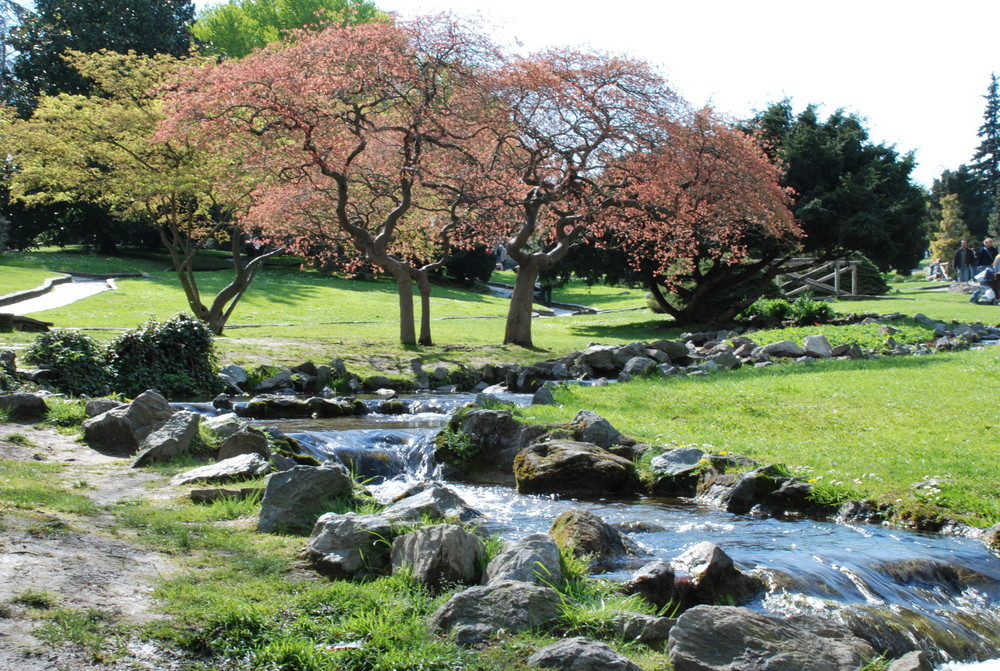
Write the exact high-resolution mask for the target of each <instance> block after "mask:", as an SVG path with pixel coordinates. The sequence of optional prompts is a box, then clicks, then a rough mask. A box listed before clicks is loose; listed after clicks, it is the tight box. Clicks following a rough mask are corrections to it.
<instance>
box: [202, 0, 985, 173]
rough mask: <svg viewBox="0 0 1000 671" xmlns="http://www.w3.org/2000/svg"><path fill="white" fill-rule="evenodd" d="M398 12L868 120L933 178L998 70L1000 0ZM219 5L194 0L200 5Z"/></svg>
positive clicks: (720, 96) (712, 91) (701, 88)
mask: <svg viewBox="0 0 1000 671" xmlns="http://www.w3.org/2000/svg"><path fill="white" fill-rule="evenodd" d="M375 3H376V4H377V5H378V6H379V7H380V8H381V9H384V10H387V11H394V12H397V13H399V14H400V15H401V16H403V17H405V16H410V15H414V14H426V13H437V12H441V11H451V12H454V13H456V14H459V15H479V16H481V17H482V18H483V19H485V20H486V21H488V22H489V24H491V25H493V26H495V27H496V29H497V34H498V37H499V39H501V40H505V41H512V40H517V41H519V42H520V43H522V44H523V45H524V48H525V49H527V50H535V49H540V48H543V47H546V46H565V45H569V46H589V47H593V48H596V49H600V50H604V51H608V52H612V53H627V54H629V55H632V56H635V57H639V58H643V59H645V60H647V61H649V62H651V63H653V64H654V65H656V66H658V67H659V68H660V69H661V70H662V72H663V73H664V74H665V75H666V77H667V79H668V80H669V81H670V83H671V84H672V86H673V87H674V89H675V90H676V91H677V92H678V93H679V94H680V95H682V96H683V97H685V98H686V99H687V100H688V101H690V102H691V103H693V104H695V105H702V104H706V103H711V104H712V105H713V106H714V107H715V108H716V109H717V110H719V111H720V112H723V113H726V114H729V115H731V116H733V117H737V118H742V117H746V116H749V115H750V114H751V113H752V112H753V111H754V110H756V109H763V108H765V107H766V106H767V105H768V104H769V103H771V102H775V101H778V100H781V99H783V98H785V97H789V98H791V99H792V101H793V104H794V106H795V110H796V112H798V111H801V109H802V108H803V107H804V106H805V105H806V104H807V103H817V104H819V105H820V111H821V112H822V113H824V115H825V114H829V113H830V112H833V111H834V110H836V109H838V108H844V109H845V110H847V111H849V112H856V113H857V114H859V115H860V116H862V117H863V118H865V119H866V120H867V124H866V125H867V127H868V129H869V130H870V133H871V139H872V140H873V141H875V142H886V143H888V144H890V145H894V146H895V147H896V149H897V150H898V151H899V152H900V153H906V152H909V151H914V152H915V153H916V157H917V161H918V162H919V164H918V166H917V169H916V171H915V172H914V177H915V179H916V180H917V181H918V182H920V183H923V184H925V185H927V186H929V185H930V184H931V182H932V181H933V179H934V177H935V176H937V175H939V174H940V173H941V171H942V170H943V169H945V168H947V169H955V168H957V167H958V166H959V165H960V164H962V163H968V162H970V161H971V159H972V154H973V152H974V151H975V149H976V147H977V146H978V144H979V138H978V137H977V135H976V133H977V131H978V129H979V126H980V125H981V124H982V121H983V119H982V115H983V109H984V105H985V100H984V99H983V97H982V96H983V94H985V93H986V89H987V86H988V85H989V77H990V73H991V72H997V73H998V74H1000V37H998V35H1000V0H951V1H950V2H940V0H938V1H937V2H931V1H930V0H831V1H827V2H819V1H817V0H743V1H738V0H702V1H701V2H698V1H692V0H687V1H685V2H681V1H679V0H649V1H647V2H642V3H637V2H628V1H623V0H618V1H617V2H616V1H615V0H604V1H603V2H594V1H593V0H576V1H570V0H375ZM211 4H216V2H212V1H211V0H196V5H197V6H198V7H199V8H201V7H202V6H206V5H211Z"/></svg>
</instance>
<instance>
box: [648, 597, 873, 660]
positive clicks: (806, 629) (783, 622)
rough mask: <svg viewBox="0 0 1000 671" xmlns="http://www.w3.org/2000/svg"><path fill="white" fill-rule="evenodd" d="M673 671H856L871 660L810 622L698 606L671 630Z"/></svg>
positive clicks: (858, 645) (847, 636) (838, 632)
mask: <svg viewBox="0 0 1000 671" xmlns="http://www.w3.org/2000/svg"><path fill="white" fill-rule="evenodd" d="M667 650H668V653H667V659H668V661H669V662H670V663H671V664H672V665H673V669H674V671H751V670H752V669H767V670H768V671H857V670H858V669H860V668H861V667H862V666H864V665H865V664H866V663H867V661H868V660H870V659H872V658H873V657H874V656H875V654H876V653H875V650H874V649H872V647H871V646H870V645H868V643H866V642H865V641H863V640H861V639H860V638H857V637H856V636H854V635H853V634H851V633H850V632H849V631H847V630H846V629H844V628H837V627H835V626H834V625H831V624H827V623H825V622H822V621H819V620H816V619H815V618H808V617H790V618H779V617H769V616H767V615H763V614H761V613H756V612H754V611H751V610H747V609H746V608H733V607H730V606H698V607H695V608H692V609H691V610H689V611H687V612H685V613H684V614H683V615H681V616H680V617H679V618H678V620H677V623H676V624H675V625H674V628H673V629H672V630H671V631H670V641H669V643H668V644H667Z"/></svg>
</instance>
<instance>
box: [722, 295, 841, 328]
mask: <svg viewBox="0 0 1000 671" xmlns="http://www.w3.org/2000/svg"><path fill="white" fill-rule="evenodd" d="M834 314H835V312H834V309H833V305H831V304H830V303H827V302H825V301H816V300H813V298H812V295H811V294H809V293H805V294H802V295H801V296H799V297H798V298H796V299H795V300H794V301H791V302H789V301H787V300H785V299H784V298H758V299H757V300H756V301H754V302H753V303H751V304H750V307H748V308H747V309H746V310H744V311H743V312H742V313H741V314H740V315H739V317H738V319H739V320H750V319H757V320H762V321H765V322H774V323H777V322H784V321H791V322H795V323H796V324H819V323H823V322H826V321H829V320H831V319H833V317H834Z"/></svg>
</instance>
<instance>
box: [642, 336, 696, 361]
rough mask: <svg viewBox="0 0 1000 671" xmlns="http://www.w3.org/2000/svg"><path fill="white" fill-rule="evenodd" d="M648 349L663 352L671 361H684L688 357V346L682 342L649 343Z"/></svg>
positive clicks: (662, 341) (658, 341) (661, 341)
mask: <svg viewBox="0 0 1000 671" xmlns="http://www.w3.org/2000/svg"><path fill="white" fill-rule="evenodd" d="M649 347H650V349H656V350H659V351H661V352H663V353H664V354H666V355H667V356H668V357H670V360H671V361H678V360H681V359H686V358H687V356H688V346H687V343H685V342H684V341H683V340H657V341H656V342H654V343H650V344H649Z"/></svg>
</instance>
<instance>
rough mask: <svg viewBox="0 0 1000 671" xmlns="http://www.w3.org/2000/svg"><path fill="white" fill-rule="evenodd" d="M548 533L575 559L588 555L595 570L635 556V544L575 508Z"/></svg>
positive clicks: (615, 530)
mask: <svg viewBox="0 0 1000 671" xmlns="http://www.w3.org/2000/svg"><path fill="white" fill-rule="evenodd" d="M549 534H550V535H551V536H552V538H553V539H554V540H555V542H556V544H557V545H558V546H559V547H560V548H562V549H563V550H566V551H568V552H570V553H571V554H573V555H575V556H577V557H583V556H589V557H590V558H591V561H592V563H593V565H594V567H595V568H598V567H601V568H606V567H609V566H612V565H614V564H615V563H617V562H618V561H619V560H621V559H623V558H625V557H626V556H627V555H632V554H637V552H638V548H637V547H636V545H635V543H634V542H633V541H632V540H630V539H629V538H627V537H626V536H624V535H623V534H622V533H621V532H620V531H618V530H617V529H615V528H614V527H612V526H611V525H609V524H608V523H607V522H605V521H604V520H602V519H601V518H600V517H598V516H597V515H595V514H594V513H592V512H590V511H587V510H582V509H579V508H575V509H573V510H567V511H566V512H564V513H562V514H561V515H559V516H558V517H556V519H555V520H554V521H553V522H552V526H551V527H550V528H549Z"/></svg>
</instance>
